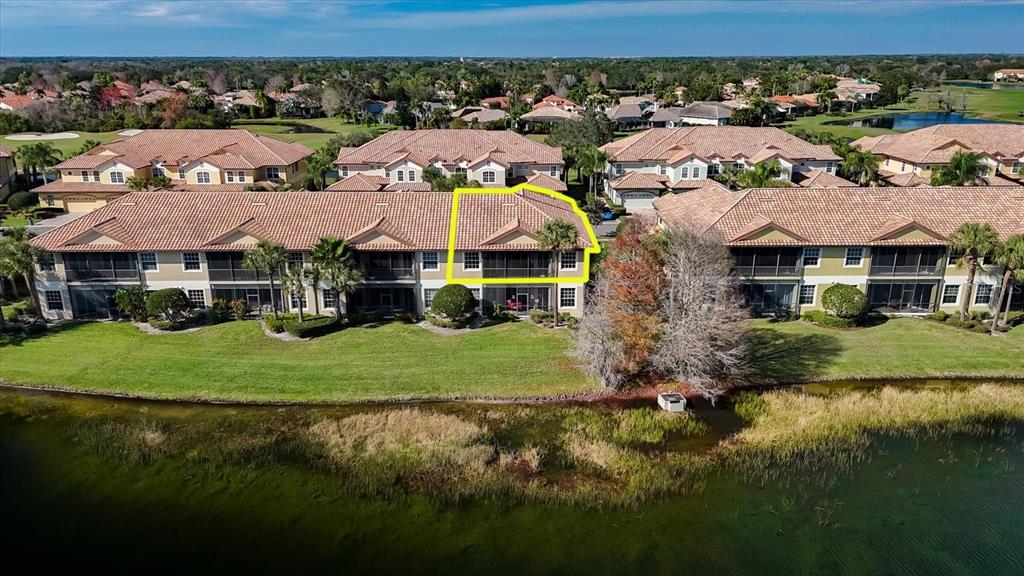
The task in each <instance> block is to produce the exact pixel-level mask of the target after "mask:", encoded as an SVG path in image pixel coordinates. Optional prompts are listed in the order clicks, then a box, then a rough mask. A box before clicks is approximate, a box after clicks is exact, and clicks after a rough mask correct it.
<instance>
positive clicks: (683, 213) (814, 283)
mask: <svg viewBox="0 0 1024 576" xmlns="http://www.w3.org/2000/svg"><path fill="white" fill-rule="evenodd" d="M654 207H655V209H656V210H657V214H658V220H659V223H660V225H661V226H662V227H664V228H667V229H671V230H685V231H689V232H692V233H696V234H700V235H707V236H710V237H713V238H716V239H718V240H720V241H721V242H722V243H724V244H725V245H726V246H728V247H729V249H730V250H731V252H732V255H733V258H734V261H735V272H736V274H737V276H739V278H740V281H741V283H742V284H741V286H742V288H743V291H744V293H745V294H746V296H747V299H748V302H749V303H750V305H751V306H752V307H754V308H755V309H759V310H762V311H764V312H771V311H773V310H775V309H777V308H789V309H797V310H809V309H812V310H813V309H819V308H821V294H822V292H823V291H824V290H825V289H826V288H828V287H829V286H831V285H833V284H837V283H839V284H850V285H854V286H857V287H858V288H860V289H861V290H863V291H864V292H865V293H866V294H867V296H868V301H869V304H870V306H871V308H872V309H873V310H877V311H881V312H892V313H900V314H919V313H926V312H931V311H934V310H937V309H941V310H945V311H949V312H952V311H954V310H957V309H959V307H960V304H961V302H962V298H963V297H964V294H965V290H964V284H965V282H966V276H967V271H966V269H965V268H964V267H963V266H960V265H958V264H959V256H958V255H957V254H951V253H950V250H949V248H948V244H949V237H950V235H951V234H953V232H954V231H955V230H956V229H957V228H958V227H959V226H960V225H961V224H963V223H965V222H987V223H989V224H990V225H992V227H993V228H994V229H995V230H996V232H997V233H998V234H999V237H1000V238H1001V239H1002V240H1005V239H1006V238H1008V237H1009V236H1011V235H1013V234H1021V233H1024V188H1020V187H994V186H975V187H959V188H957V187H938V188H933V187H916V188H901V189H898V190H896V189H888V188H778V189H750V190H742V191H739V192H732V191H728V190H723V189H721V188H717V187H708V188H702V189H700V190H695V191H693V192H688V193H686V194H678V195H669V196H665V197H662V198H659V199H657V200H655V202H654ZM1002 273H1003V270H1002V267H1000V266H998V265H995V264H993V263H992V262H984V263H983V266H982V267H981V269H980V270H979V271H978V273H977V275H976V277H975V279H974V284H975V285H974V289H973V295H972V297H971V302H970V306H971V308H972V309H975V310H988V309H991V308H992V307H993V306H994V305H995V303H996V301H997V300H996V299H997V297H998V295H999V286H1000V282H1001V277H1002ZM1011 300H1012V305H1013V308H1014V309H1016V310H1020V309H1021V304H1022V302H1021V301H1022V293H1021V287H1020V286H1019V285H1018V287H1017V288H1016V289H1015V292H1014V293H1013V294H1012V298H1011Z"/></svg>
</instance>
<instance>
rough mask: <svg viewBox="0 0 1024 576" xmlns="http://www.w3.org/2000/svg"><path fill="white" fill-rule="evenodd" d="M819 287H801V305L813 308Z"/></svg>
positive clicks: (811, 285) (808, 285)
mask: <svg viewBox="0 0 1024 576" xmlns="http://www.w3.org/2000/svg"><path fill="white" fill-rule="evenodd" d="M817 289H818V287H817V286H816V285H814V284H804V285H803V286H801V287H800V305H802V306H813V305H814V293H815V291H816V290H817Z"/></svg>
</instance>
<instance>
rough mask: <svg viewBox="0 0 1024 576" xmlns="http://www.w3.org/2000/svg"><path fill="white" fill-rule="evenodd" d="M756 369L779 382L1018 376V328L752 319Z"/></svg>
mask: <svg viewBox="0 0 1024 576" xmlns="http://www.w3.org/2000/svg"><path fill="white" fill-rule="evenodd" d="M753 338H754V344H755V346H754V354H755V362H754V369H755V373H756V374H757V375H758V376H759V377H761V378H764V379H766V380H773V381H779V382H794V381H815V380H847V379H851V380H856V379H887V378H944V377H948V378H962V377H1012V378H1024V329H1022V328H1015V329H1013V330H1011V331H1010V332H1009V333H1007V335H1006V336H1005V337H1003V336H990V335H988V334H975V333H973V332H968V331H967V330H960V329H958V328H952V327H949V326H944V325H941V324H938V323H935V322H929V321H927V320H921V319H916V318H896V319H890V320H889V321H888V322H885V323H884V324H881V325H878V326H872V327H868V328H858V329H852V330H836V329H830V328H822V327H820V326H816V325H814V324H811V323H809V322H782V323H771V322H769V321H767V320H756V321H754V322H753Z"/></svg>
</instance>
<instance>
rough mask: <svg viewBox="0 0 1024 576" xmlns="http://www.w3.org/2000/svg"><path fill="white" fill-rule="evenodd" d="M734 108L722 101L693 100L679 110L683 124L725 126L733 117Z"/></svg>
mask: <svg viewBox="0 0 1024 576" xmlns="http://www.w3.org/2000/svg"><path fill="white" fill-rule="evenodd" d="M732 112H733V110H732V108H730V107H728V106H726V105H724V104H722V103H721V102H700V101H698V102H691V103H690V104H689V105H687V106H685V107H683V108H682V109H681V110H679V120H680V121H681V122H682V124H684V125H685V124H689V125H692V126H724V125H726V124H728V123H729V118H732Z"/></svg>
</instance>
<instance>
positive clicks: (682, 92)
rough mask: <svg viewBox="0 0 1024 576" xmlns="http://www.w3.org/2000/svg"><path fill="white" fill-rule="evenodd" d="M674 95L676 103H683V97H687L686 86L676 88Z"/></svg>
mask: <svg viewBox="0 0 1024 576" xmlns="http://www.w3.org/2000/svg"><path fill="white" fill-rule="evenodd" d="M672 95H673V96H675V99H676V100H675V101H676V102H682V101H683V97H684V96H686V86H676V89H675V90H673V91H672Z"/></svg>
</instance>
